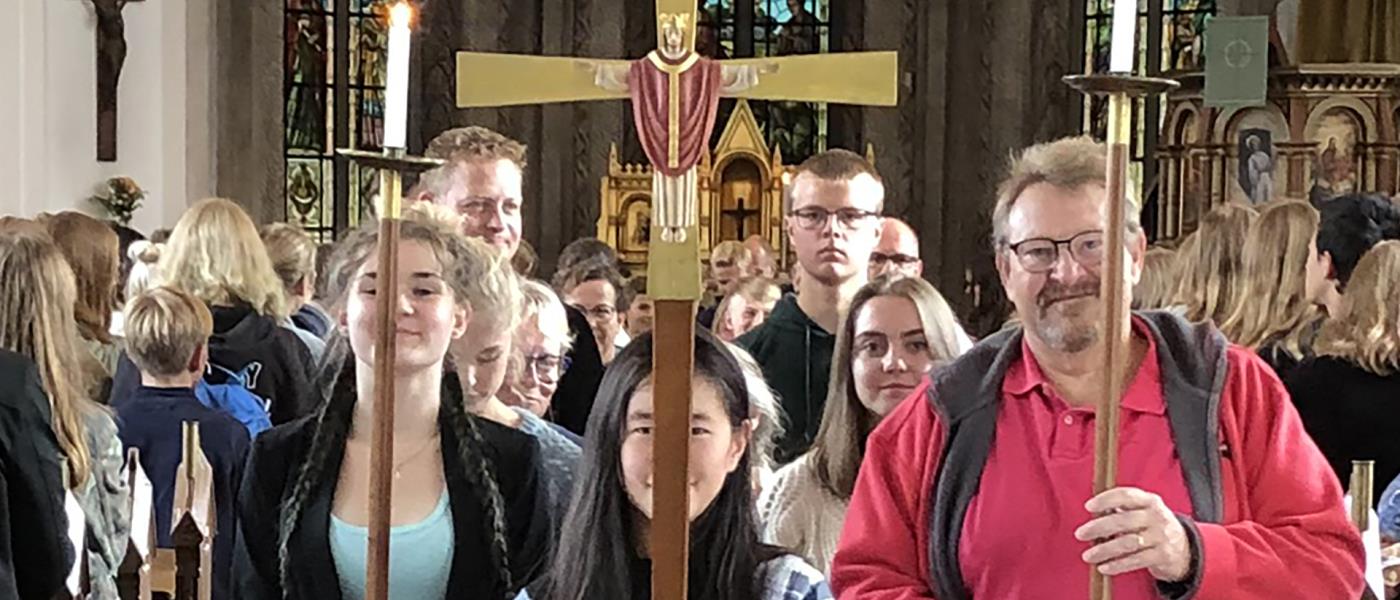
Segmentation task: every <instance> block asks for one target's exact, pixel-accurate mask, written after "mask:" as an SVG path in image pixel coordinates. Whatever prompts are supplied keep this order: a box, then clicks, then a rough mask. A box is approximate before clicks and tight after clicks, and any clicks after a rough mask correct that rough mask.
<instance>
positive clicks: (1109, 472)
mask: <svg viewBox="0 0 1400 600" xmlns="http://www.w3.org/2000/svg"><path fill="white" fill-rule="evenodd" d="M1065 83H1067V84H1069V85H1070V86H1072V87H1074V88H1075V89H1077V90H1079V91H1081V92H1083V93H1085V94H1088V95H1095V96H1107V97H1108V173H1107V181H1108V224H1107V226H1106V228H1107V229H1106V231H1105V233H1104V237H1105V240H1104V245H1105V247H1107V248H1108V249H1109V251H1108V254H1107V256H1106V258H1105V261H1104V266H1103V274H1102V284H1101V285H1102V288H1101V289H1100V294H1101V297H1102V298H1103V299H1104V302H1105V304H1106V307H1105V310H1104V318H1105V319H1106V322H1105V324H1104V325H1105V326H1104V340H1105V342H1106V344H1105V346H1106V347H1105V349H1104V367H1103V372H1104V373H1105V375H1106V376H1107V377H1108V385H1106V386H1104V389H1103V394H1102V395H1101V396H1100V397H1099V401H1098V405H1097V407H1096V409H1095V415H1094V421H1095V429H1094V494H1095V495H1098V494H1101V493H1103V492H1105V491H1108V490H1110V489H1113V488H1114V487H1116V486H1117V474H1118V405H1119V402H1121V401H1122V398H1123V391H1124V388H1125V387H1126V381H1125V379H1126V377H1125V373H1124V369H1123V368H1122V367H1123V365H1124V364H1125V363H1126V361H1127V358H1128V335H1129V330H1128V302H1127V299H1126V298H1125V295H1124V291H1125V287H1126V286H1127V277H1126V272H1125V267H1126V261H1125V260H1124V248H1126V239H1125V238H1126V233H1127V232H1126V229H1125V223H1126V221H1127V214H1126V212H1125V211H1126V208H1127V207H1126V205H1125V202H1124V201H1125V199H1126V198H1127V187H1126V186H1127V181H1128V158H1129V156H1131V155H1130V154H1129V147H1128V144H1129V141H1130V140H1131V131H1132V118H1131V115H1132V112H1131V110H1132V105H1133V104H1132V103H1133V99H1134V98H1137V97H1140V96H1146V95H1148V94H1160V93H1163V92H1166V91H1167V90H1170V89H1172V88H1174V87H1176V86H1177V83H1176V82H1175V81H1172V80H1169V79H1157V78H1151V77H1135V76H1132V75H1129V74H1126V73H1122V74H1119V73H1114V74H1107V75H1074V76H1070V77H1066V78H1065ZM1089 594H1090V597H1091V598H1093V599H1094V600H1109V599H1110V598H1111V597H1112V591H1111V589H1110V583H1109V578H1108V576H1106V575H1103V574H1101V573H1099V571H1098V569H1090V579H1089Z"/></svg>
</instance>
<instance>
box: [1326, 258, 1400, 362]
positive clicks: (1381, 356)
mask: <svg viewBox="0 0 1400 600" xmlns="http://www.w3.org/2000/svg"><path fill="white" fill-rule="evenodd" d="M1317 353H1318V354H1320V355H1327V356H1336V357H1338V358H1342V359H1345V360H1348V361H1351V362H1353V363H1356V364H1357V365H1358V366H1360V367H1361V368H1363V369H1366V370H1367V371H1370V372H1372V373H1375V374H1378V375H1390V374H1392V373H1394V372H1396V371H1397V370H1400V240H1390V241H1387V242H1381V243H1380V244H1377V245H1376V246H1375V247H1373V248H1371V250H1370V251H1369V252H1367V253H1366V254H1365V255H1363V256H1362V257H1361V260H1360V261H1359V262H1357V263H1356V268H1355V269H1354V270H1352V274H1351V279H1350V280H1349V281H1348V282H1347V293H1346V294H1344V295H1343V296H1342V310H1341V311H1340V314H1339V315H1338V316H1337V317H1336V318H1334V319H1332V320H1330V321H1328V322H1327V324H1326V325H1324V326H1323V327H1322V333H1321V334H1319V335H1318V341H1317Z"/></svg>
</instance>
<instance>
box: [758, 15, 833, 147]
mask: <svg viewBox="0 0 1400 600" xmlns="http://www.w3.org/2000/svg"><path fill="white" fill-rule="evenodd" d="M828 3H829V0H754V31H753V39H754V55H755V56H791V55H796V54H818V53H823V52H828V51H829V50H830V48H829V44H830V39H831V20H830V15H829V7H828ZM754 112H755V116H756V117H757V118H758V123H759V125H760V126H762V127H763V128H764V132H765V133H766V134H767V135H768V144H769V145H770V146H774V145H776V146H777V147H778V148H779V149H781V150H782V152H783V161H784V162H787V163H788V164H797V163H799V162H801V161H803V160H805V159H806V158H807V157H809V156H812V155H813V154H816V153H818V152H821V151H823V150H826V127H827V106H826V103H824V102H761V103H757V104H755V105H754Z"/></svg>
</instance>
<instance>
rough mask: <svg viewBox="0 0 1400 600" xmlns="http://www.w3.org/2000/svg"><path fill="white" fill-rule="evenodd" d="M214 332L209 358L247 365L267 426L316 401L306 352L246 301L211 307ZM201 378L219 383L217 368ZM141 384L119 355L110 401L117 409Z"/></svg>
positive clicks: (306, 410)
mask: <svg viewBox="0 0 1400 600" xmlns="http://www.w3.org/2000/svg"><path fill="white" fill-rule="evenodd" d="M210 310H211V311H212V312H213V313H214V335H212V336H210V337H209V362H210V363H213V364H215V365H218V366H220V367H223V368H225V369H228V370H230V371H235V372H238V371H242V370H244V369H249V371H248V372H249V373H251V374H252V380H251V381H250V382H249V383H251V384H252V392H253V393H254V394H257V395H258V397H259V398H262V399H263V400H265V401H267V402H268V403H269V404H270V407H269V410H268V412H269V416H270V417H271V419H272V424H273V425H280V424H282V423H286V422H288V421H291V420H293V419H296V418H297V417H300V416H303V415H306V414H309V413H310V412H311V411H312V410H313V409H314V408H315V407H316V405H317V404H318V403H319V400H320V396H319V395H317V394H316V393H315V392H314V387H313V386H312V384H311V378H312V375H313V373H314V367H315V365H314V364H313V362H312V359H311V351H309V350H307V349H306V345H305V344H303V343H302V342H301V340H300V339H298V338H297V336H296V334H295V333H292V331H291V330H290V329H286V328H284V327H281V326H279V325H277V322H276V321H274V320H273V319H272V318H270V317H266V316H263V315H260V314H258V313H257V312H255V311H254V310H253V309H252V308H251V307H249V306H247V305H240V306H234V307H226V306H215V307H211V308H210ZM205 380H206V381H209V382H212V383H221V382H223V381H224V380H225V378H224V375H223V373H221V372H219V371H218V370H217V369H214V370H212V371H211V373H210V374H209V375H207V376H206V377H205ZM140 387H141V372H140V371H139V370H138V369H137V368H136V365H135V364H133V363H132V362H131V359H130V358H129V357H127V356H126V354H125V353H123V354H122V357H121V360H120V361H118V363H117V373H116V376H115V377H114V378H113V381H112V396H111V402H110V404H111V406H112V407H113V408H118V409H120V408H121V406H122V405H123V404H125V403H126V402H127V401H128V400H129V399H130V398H131V396H132V395H133V394H135V393H136V390H137V389H138V388H140Z"/></svg>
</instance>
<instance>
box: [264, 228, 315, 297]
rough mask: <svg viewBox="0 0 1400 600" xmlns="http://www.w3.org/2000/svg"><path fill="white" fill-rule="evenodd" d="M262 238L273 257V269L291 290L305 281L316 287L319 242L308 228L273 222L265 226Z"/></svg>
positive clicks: (269, 255) (288, 290)
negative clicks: (309, 232)
mask: <svg viewBox="0 0 1400 600" xmlns="http://www.w3.org/2000/svg"><path fill="white" fill-rule="evenodd" d="M262 240H263V245H265V246H267V256H268V258H270V259H271V260H272V270H273V271H274V272H276V273H277V278H278V279H281V280H282V287H283V288H285V289H286V290H287V292H288V293H291V291H292V288H294V287H296V286H297V284H299V283H301V282H303V281H306V282H307V283H310V284H312V285H311V286H308V287H315V285H314V284H315V281H316V243H315V242H313V241H312V240H311V236H310V235H308V234H307V233H306V231H305V230H303V229H302V228H300V227H297V226H296V225H290V224H287V223H272V224H269V225H264V226H263V228H262Z"/></svg>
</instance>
